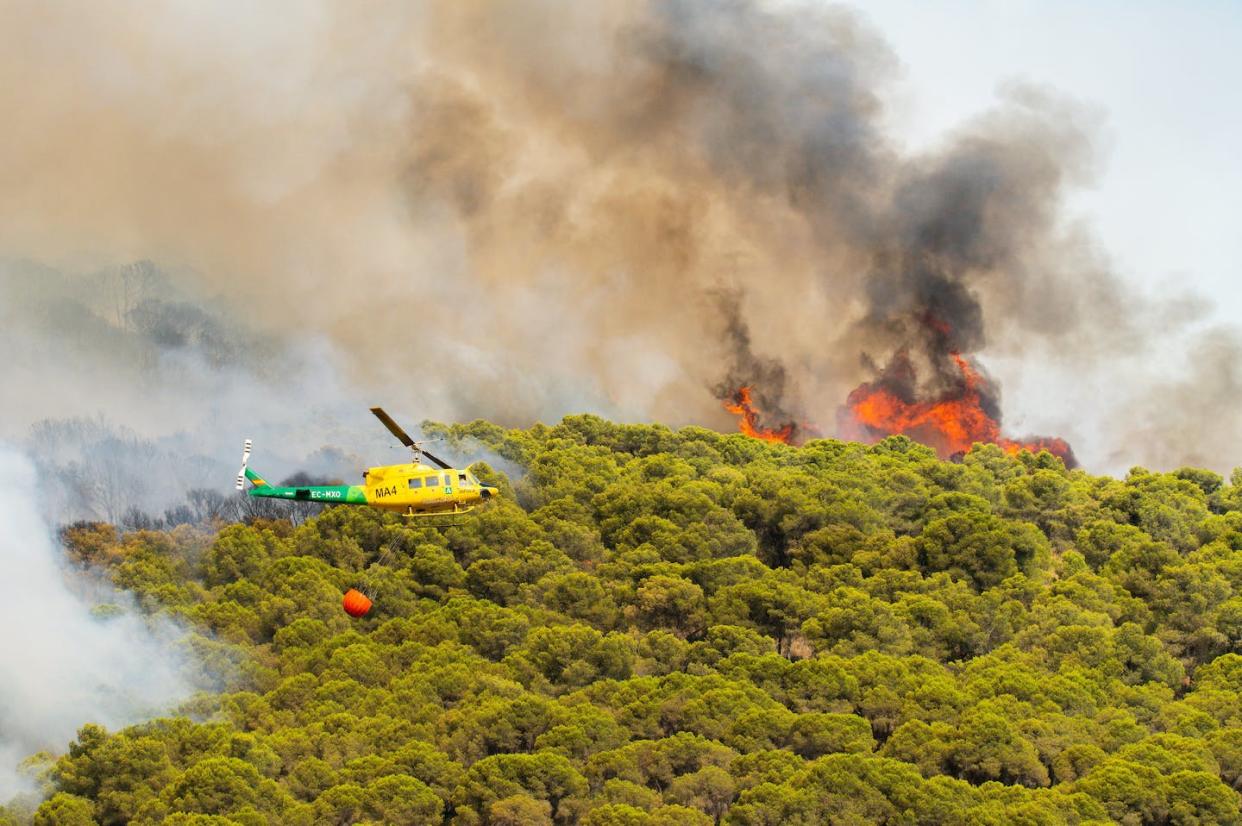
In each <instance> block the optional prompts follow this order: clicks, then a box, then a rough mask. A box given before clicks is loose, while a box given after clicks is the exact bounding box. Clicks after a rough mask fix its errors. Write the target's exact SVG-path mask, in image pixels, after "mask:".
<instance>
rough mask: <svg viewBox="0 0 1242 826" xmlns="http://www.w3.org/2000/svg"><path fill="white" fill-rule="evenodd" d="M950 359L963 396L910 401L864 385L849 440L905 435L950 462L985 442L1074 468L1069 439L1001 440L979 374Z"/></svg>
mask: <svg viewBox="0 0 1242 826" xmlns="http://www.w3.org/2000/svg"><path fill="white" fill-rule="evenodd" d="M950 355H951V356H952V358H953V361H954V363H955V364H956V365H957V368H958V370H959V371H961V374H962V379H963V384H962V388H963V389H962V391H961V392H960V393H958V394H957V395H955V396H953V397H949V398H941V399H936V400H934V401H916V402H907V401H905V400H904V399H902V398H900V397H899V396H897V395H896V394H894V393H893V392H892V391H890V390H888V389H887V388H885V387H882V386H877V385H874V384H871V383H865V384H861V385H859V386H858V387H856V388H855V389H854V391H853V392H851V393H850V395H849V397H848V398H847V399H846V408H847V410H848V413H849V415H850V416H851V417H852V418H853V422H852V423H851V422H848V421H847V422H844V423H843V424H844V429H845V430H847V431H849V432H847V433H846V434H845V435H847V437H849V438H856V439H860V440H863V441H869V442H874V441H879V440H880V439H882V438H884V437H885V436H890V435H893V434H897V433H900V434H904V435H906V436H909V437H910V438H911V439H914V440H915V441H916V442H921V443H923V444H925V445H927V446H929V447H931V448H932V449H933V450H935V451H936V453H937V454H939V455H940V457H941V458H944V459H947V458H950V457H952V456H954V455H957V454H961V453H965V452H966V451H967V450H970V447H971V445H973V444H974V443H975V442H984V443H990V444H995V445H999V446H1000V447H1001V448H1002V449H1003V450H1004V451H1005V452H1006V453H1009V454H1011V455H1012V454H1016V453H1018V452H1019V451H1022V450H1030V451H1032V452H1038V451H1040V450H1047V451H1048V452H1050V453H1052V454H1054V455H1056V456H1060V457H1061V458H1062V459H1063V460H1064V461H1065V463H1066V464H1067V465H1068V466H1070V467H1073V466H1074V465H1075V464H1076V462H1075V460H1074V453H1073V451H1072V450H1071V449H1070V446H1069V444H1068V443H1066V442H1065V440H1064V439H1057V438H1051V437H1036V438H1031V439H1027V440H1025V441H1022V440H1015V439H1008V438H1005V437H1004V436H1001V434H1000V423H999V422H997V421H996V419H994V418H992V417H991V416H990V415H988V413H987V412H986V411H985V410H984V409H983V399H982V395H981V394H980V391H979V385H980V383H981V382H982V377H981V376H980V375H979V372H978V371H977V370H976V369H975V368H974V367H973V366H972V365H971V364H970V362H969V361H967V360H966V359H965V358H963V357H962V356H961V355H959V354H958V353H951V354H950ZM851 425H853V426H851Z"/></svg>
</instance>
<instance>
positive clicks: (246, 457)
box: [237, 439, 251, 490]
mask: <svg viewBox="0 0 1242 826" xmlns="http://www.w3.org/2000/svg"><path fill="white" fill-rule="evenodd" d="M250 447H251V441H250V440H249V439H247V440H246V443H245V445H244V446H243V447H242V463H241V470H239V471H237V489H238V490H243V489H244V488H245V487H246V466H247V465H249V464H250Z"/></svg>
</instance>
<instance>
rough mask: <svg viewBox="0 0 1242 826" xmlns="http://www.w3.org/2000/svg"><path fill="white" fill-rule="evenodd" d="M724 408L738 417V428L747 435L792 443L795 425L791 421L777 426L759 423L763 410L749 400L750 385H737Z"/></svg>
mask: <svg viewBox="0 0 1242 826" xmlns="http://www.w3.org/2000/svg"><path fill="white" fill-rule="evenodd" d="M724 408H725V410H728V411H729V412H730V413H732V414H733V415H735V416H737V417H738V422H737V424H738V428H739V429H740V430H741V431H742V432H743V433H745V434H746V435H747V436H750V437H751V438H753V439H763V440H764V441H766V442H778V443H780V444H785V445H789V444H793V439H794V434H795V433H796V432H797V425H795V424H794V423H793V422H786V423H785V424H783V425H781V426H780V427H778V428H770V427H764V426H763V425H762V424H760V423H759V420H760V419H761V418H762V417H763V412H762V411H760V410H759V408H757V407H755V404H754V402H753V401H751V397H750V387H748V386H742V387H739V388H738V389H737V392H735V393H734V394H733V400H732V401H731V402H729V401H726V402H725V403H724Z"/></svg>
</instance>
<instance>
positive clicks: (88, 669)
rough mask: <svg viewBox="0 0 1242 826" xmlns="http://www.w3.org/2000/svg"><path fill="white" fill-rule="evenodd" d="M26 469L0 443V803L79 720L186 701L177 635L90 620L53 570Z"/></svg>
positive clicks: (124, 715) (118, 721) (117, 719)
mask: <svg viewBox="0 0 1242 826" xmlns="http://www.w3.org/2000/svg"><path fill="white" fill-rule="evenodd" d="M36 489H37V477H36V473H35V468H34V466H33V465H32V464H31V462H30V461H29V460H28V459H27V458H26V457H25V456H23V455H22V454H21V453H19V452H18V451H16V450H15V449H14V448H13V447H11V446H9V445H5V444H2V443H0V490H3V491H4V496H3V497H2V498H0V524H3V525H4V530H3V531H2V532H0V580H3V581H4V582H5V583H6V584H7V585H8V587H7V588H6V590H5V595H4V599H3V600H0V629H3V632H2V633H0V662H2V663H4V679H3V680H0V802H3V801H6V800H8V799H9V798H10V797H12V796H13V795H14V794H16V793H17V792H18V791H20V790H22V789H23V788H24V786H25V783H24V782H23V779H22V778H21V776H20V775H19V774H18V773H17V766H18V764H19V763H20V761H22V760H23V759H25V758H26V757H27V756H28V755H30V754H31V753H32V752H35V751H38V750H40V749H52V750H59V749H61V748H63V747H64V744H65V743H66V742H68V741H69V740H71V739H72V738H73V733H74V732H75V731H76V730H77V728H78V727H79V726H81V725H82V723H83V722H84V721H92V722H97V723H101V724H103V725H106V726H119V725H122V724H125V723H129V722H133V721H135V720H138V719H141V718H142V717H147V716H150V715H152V714H155V713H159V712H161V711H164V710H167V709H168V708H169V707H170V706H171V705H172V704H173V703H175V702H177V701H178V700H180V699H183V698H184V697H185V696H187V695H188V692H189V690H190V685H189V683H188V682H187V680H186V679H185V678H184V677H183V669H182V659H181V657H180V655H179V653H178V651H177V649H176V647H175V645H174V644H173V641H174V639H175V637H176V636H178V634H177V633H176V629H174V628H172V627H170V626H166V625H159V624H153V623H152V621H150V620H149V619H145V618H142V617H140V616H139V615H137V614H136V613H132V612H130V611H127V610H120V611H117V610H112V611H108V612H105V613H103V614H99V615H97V614H96V613H93V612H92V609H91V605H90V604H89V603H88V602H87V601H86V600H85V599H84V598H83V597H82V596H81V595H80V593H79V592H78V591H81V590H82V589H84V588H87V587H88V585H89V584H88V583H86V582H85V581H78V582H76V584H77V585H78V586H80V587H79V588H78V590H77V591H75V590H71V589H70V587H69V585H68V583H69V582H70V581H72V580H73V578H74V576H75V575H74V574H72V573H70V572H67V571H66V570H64V569H63V568H62V560H61V557H60V555H59V552H58V550H57V548H56V546H55V545H54V543H53V542H52V539H51V538H50V529H49V526H48V525H47V524H46V523H45V522H44V521H43V520H42V519H41V518H40V516H39V507H38V502H37V501H36V496H35V491H36Z"/></svg>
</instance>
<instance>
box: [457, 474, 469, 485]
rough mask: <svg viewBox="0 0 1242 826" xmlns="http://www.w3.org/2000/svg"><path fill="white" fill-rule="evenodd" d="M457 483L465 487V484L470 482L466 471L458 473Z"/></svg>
mask: <svg viewBox="0 0 1242 826" xmlns="http://www.w3.org/2000/svg"><path fill="white" fill-rule="evenodd" d="M457 484H458V485H459V486H462V487H464V486H466V485H468V484H470V480H469V479H467V478H466V474H464V473H459V474H457Z"/></svg>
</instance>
